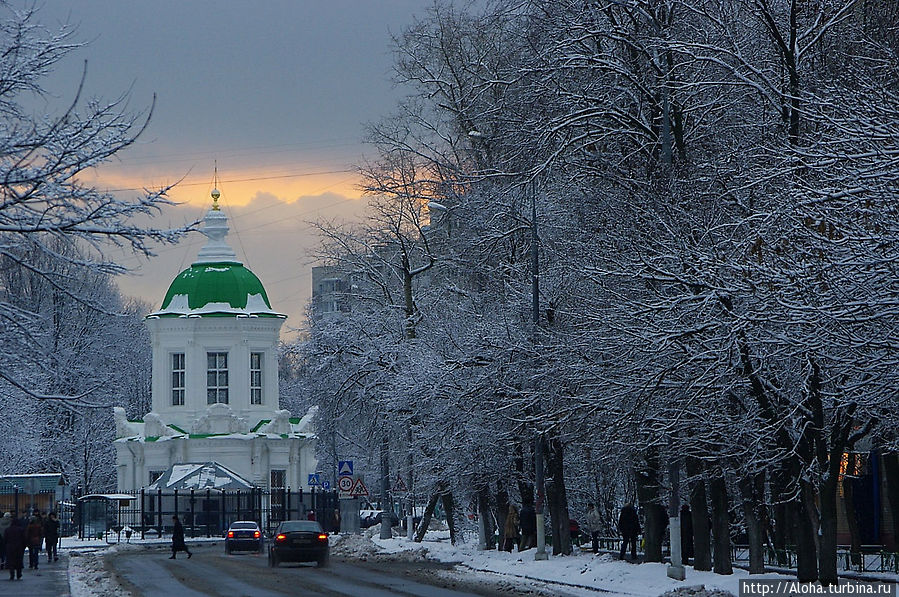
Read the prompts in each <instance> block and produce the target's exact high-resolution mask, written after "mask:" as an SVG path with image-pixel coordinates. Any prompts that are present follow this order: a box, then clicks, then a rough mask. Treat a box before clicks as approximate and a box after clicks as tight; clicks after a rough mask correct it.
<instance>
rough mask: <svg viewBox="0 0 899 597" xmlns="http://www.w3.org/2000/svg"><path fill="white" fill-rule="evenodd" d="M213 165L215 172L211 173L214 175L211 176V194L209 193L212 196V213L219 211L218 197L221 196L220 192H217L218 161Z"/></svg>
mask: <svg viewBox="0 0 899 597" xmlns="http://www.w3.org/2000/svg"><path fill="white" fill-rule="evenodd" d="M214 164H215V170H214V171H213V172H214V173H213V175H212V193H210V194H211V195H212V211H218V210H219V197H221V196H222V193H221V191H219V189H218V177H219V166H218V160H216V161H215V162H214Z"/></svg>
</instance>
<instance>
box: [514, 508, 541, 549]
mask: <svg viewBox="0 0 899 597" xmlns="http://www.w3.org/2000/svg"><path fill="white" fill-rule="evenodd" d="M518 525H519V528H520V530H521V544H520V545H519V546H518V551H524V550H526V549H530V548H532V547H537V511H536V510H534V505H533V504H527V503H526V504H523V505H522V506H521V514H519V516H518Z"/></svg>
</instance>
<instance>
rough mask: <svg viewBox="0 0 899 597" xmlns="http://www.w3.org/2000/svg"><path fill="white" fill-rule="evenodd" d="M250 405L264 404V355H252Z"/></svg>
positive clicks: (255, 353)
mask: <svg viewBox="0 0 899 597" xmlns="http://www.w3.org/2000/svg"><path fill="white" fill-rule="evenodd" d="M250 404H262V353H261V352H251V353H250Z"/></svg>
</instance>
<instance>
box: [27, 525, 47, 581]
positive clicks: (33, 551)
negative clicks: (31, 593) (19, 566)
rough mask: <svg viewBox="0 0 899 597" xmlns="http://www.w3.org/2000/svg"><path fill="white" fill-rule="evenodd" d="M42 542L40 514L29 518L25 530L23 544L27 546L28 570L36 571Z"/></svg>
mask: <svg viewBox="0 0 899 597" xmlns="http://www.w3.org/2000/svg"><path fill="white" fill-rule="evenodd" d="M43 542H44V521H43V518H42V517H41V515H40V512H38V513H37V514H35V515H34V516H32V517H31V521H30V522H29V523H28V527H27V528H26V529H25V544H26V545H28V568H29V569H34V570H37V565H38V556H40V553H41V544H42V543H43Z"/></svg>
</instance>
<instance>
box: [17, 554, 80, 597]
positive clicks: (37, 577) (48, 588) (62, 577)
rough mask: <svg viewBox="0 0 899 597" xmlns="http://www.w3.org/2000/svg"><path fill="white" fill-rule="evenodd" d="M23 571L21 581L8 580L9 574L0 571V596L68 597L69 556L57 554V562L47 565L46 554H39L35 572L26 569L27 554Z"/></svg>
mask: <svg viewBox="0 0 899 597" xmlns="http://www.w3.org/2000/svg"><path fill="white" fill-rule="evenodd" d="M25 564H26V566H25V569H24V570H22V580H14V581H10V580H9V572H8V571H7V570H5V569H4V570H0V595H21V596H22V597H69V572H68V571H69V554H68V553H66V552H63V551H60V552H59V561H58V562H53V563H52V564H48V563H47V554H46V552H43V551H42V552H41V561H40V563H39V564H38V569H37V570H29V569H28V566H27V564H28V553H27V552H26V553H25Z"/></svg>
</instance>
